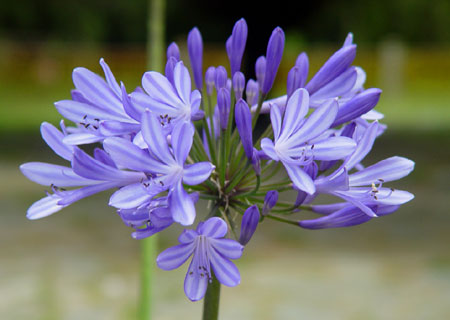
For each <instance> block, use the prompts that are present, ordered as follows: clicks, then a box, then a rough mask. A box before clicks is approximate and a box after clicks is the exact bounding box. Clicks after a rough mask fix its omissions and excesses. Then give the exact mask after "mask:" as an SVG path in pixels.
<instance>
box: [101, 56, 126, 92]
mask: <svg viewBox="0 0 450 320" xmlns="http://www.w3.org/2000/svg"><path fill="white" fill-rule="evenodd" d="M100 65H101V66H102V69H103V72H104V73H105V79H106V82H107V83H108V85H109V87H110V88H111V89H112V90H113V92H114V93H115V94H116V95H117V97H118V98H119V99H120V97H121V96H122V93H121V91H120V87H119V84H118V83H117V81H116V78H115V77H114V75H113V73H112V72H111V69H110V68H109V66H108V64H107V63H106V62H105V60H104V59H103V58H101V59H100Z"/></svg>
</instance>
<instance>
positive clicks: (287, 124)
mask: <svg viewBox="0 0 450 320" xmlns="http://www.w3.org/2000/svg"><path fill="white" fill-rule="evenodd" d="M308 110H309V94H308V91H306V90H305V89H302V88H300V89H297V90H295V91H294V93H293V94H292V96H291V97H290V98H289V100H288V102H287V105H286V110H285V112H284V118H283V129H282V132H281V136H280V137H279V139H280V140H283V139H287V138H288V137H289V136H290V135H291V134H292V133H293V132H294V131H295V130H296V129H297V128H299V127H300V124H301V122H302V121H303V118H304V117H305V116H306V114H307V113H308ZM271 114H272V113H271Z"/></svg>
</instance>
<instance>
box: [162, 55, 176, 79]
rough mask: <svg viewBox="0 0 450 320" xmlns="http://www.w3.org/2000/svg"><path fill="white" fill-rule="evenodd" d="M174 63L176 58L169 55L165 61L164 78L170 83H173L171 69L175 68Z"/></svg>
mask: <svg viewBox="0 0 450 320" xmlns="http://www.w3.org/2000/svg"><path fill="white" fill-rule="evenodd" d="M176 64H177V60H176V59H175V58H174V57H170V58H169V59H168V60H167V63H166V69H165V74H166V78H167V79H168V80H169V81H170V83H171V84H172V85H174V82H173V70H174V69H175V65H176Z"/></svg>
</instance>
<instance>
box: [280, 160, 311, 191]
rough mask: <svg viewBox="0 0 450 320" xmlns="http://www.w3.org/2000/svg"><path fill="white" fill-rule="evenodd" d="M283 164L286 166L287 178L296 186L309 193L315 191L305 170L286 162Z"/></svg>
mask: <svg viewBox="0 0 450 320" xmlns="http://www.w3.org/2000/svg"><path fill="white" fill-rule="evenodd" d="M283 164H284V167H285V168H286V171H287V173H288V175H289V178H291V181H292V183H293V184H294V185H295V186H296V187H297V188H299V189H300V190H303V191H305V192H306V193H309V194H313V193H314V192H315V191H316V187H315V186H314V182H313V180H312V179H311V177H310V176H309V175H308V174H307V173H306V172H305V171H303V169H302V168H300V167H299V166H295V165H290V164H286V163H283Z"/></svg>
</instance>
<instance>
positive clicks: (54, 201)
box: [27, 194, 65, 220]
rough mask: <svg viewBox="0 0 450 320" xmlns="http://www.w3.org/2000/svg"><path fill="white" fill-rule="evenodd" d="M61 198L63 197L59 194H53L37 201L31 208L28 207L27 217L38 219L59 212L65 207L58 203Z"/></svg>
mask: <svg viewBox="0 0 450 320" xmlns="http://www.w3.org/2000/svg"><path fill="white" fill-rule="evenodd" d="M59 200H61V198H60V197H58V195H56V194H52V195H49V196H47V197H45V198H42V199H41V200H39V201H36V202H35V203H33V204H32V205H31V207H30V208H28V211H27V218H28V219H30V220H36V219H41V218H45V217H47V216H49V215H51V214H54V213H55V212H58V211H59V210H61V209H62V208H64V207H65V206H62V205H59V204H58V202H59Z"/></svg>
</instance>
